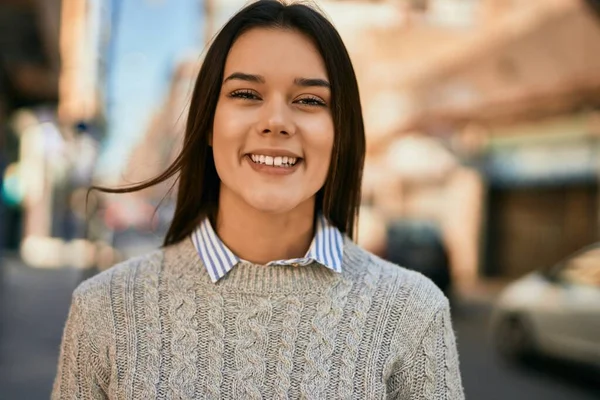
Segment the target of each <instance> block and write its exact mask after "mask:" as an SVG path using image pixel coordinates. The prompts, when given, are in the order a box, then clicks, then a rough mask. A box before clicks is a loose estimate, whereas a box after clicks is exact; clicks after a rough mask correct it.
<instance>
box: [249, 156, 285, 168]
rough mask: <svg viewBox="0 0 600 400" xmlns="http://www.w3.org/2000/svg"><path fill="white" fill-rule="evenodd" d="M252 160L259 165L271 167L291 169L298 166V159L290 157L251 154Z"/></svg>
mask: <svg viewBox="0 0 600 400" xmlns="http://www.w3.org/2000/svg"><path fill="white" fill-rule="evenodd" d="M250 159H251V160H252V161H253V162H255V163H257V164H265V165H269V166H275V167H281V168H290V167H292V166H293V165H294V164H296V161H297V158H296V157H288V156H276V157H273V156H265V155H261V154H250Z"/></svg>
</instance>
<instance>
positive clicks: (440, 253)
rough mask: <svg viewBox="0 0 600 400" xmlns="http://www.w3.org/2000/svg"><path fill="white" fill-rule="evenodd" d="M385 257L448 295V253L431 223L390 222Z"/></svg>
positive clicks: (403, 220) (436, 227) (404, 220)
mask: <svg viewBox="0 0 600 400" xmlns="http://www.w3.org/2000/svg"><path fill="white" fill-rule="evenodd" d="M385 258H386V259H387V260H389V261H391V262H393V263H394V264H398V265H401V266H403V267H405V268H408V269H412V270H415V271H418V272H420V273H422V274H423V275H425V276H426V277H428V278H429V279H431V280H432V281H433V283H435V284H436V285H437V286H438V287H439V288H440V289H441V290H442V291H443V292H444V293H446V294H448V291H449V289H450V284H451V279H450V265H449V259H448V253H447V251H446V246H445V245H444V241H443V238H442V233H441V230H440V229H439V227H438V226H437V225H436V224H435V223H433V222H431V221H426V220H414V219H410V220H409V219H402V220H396V221H392V222H391V223H390V224H389V226H388V231H387V246H386V256H385Z"/></svg>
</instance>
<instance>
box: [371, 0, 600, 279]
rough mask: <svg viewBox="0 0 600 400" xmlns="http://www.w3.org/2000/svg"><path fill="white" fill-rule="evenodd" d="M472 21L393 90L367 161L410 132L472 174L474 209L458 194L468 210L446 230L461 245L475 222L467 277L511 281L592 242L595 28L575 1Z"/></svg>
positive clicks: (514, 7)
mask: <svg viewBox="0 0 600 400" xmlns="http://www.w3.org/2000/svg"><path fill="white" fill-rule="evenodd" d="M590 3H591V2H590ZM476 15H477V16H478V17H477V18H478V21H479V22H478V23H476V24H474V25H473V29H474V30H473V32H472V33H476V34H475V35H473V34H471V35H467V36H465V37H461V38H456V40H454V41H453V42H452V43H448V44H447V51H443V52H440V53H436V54H433V55H432V57H430V58H429V59H428V60H427V61H426V62H425V63H423V64H421V66H420V67H419V68H418V69H413V70H412V71H409V73H408V76H404V77H403V79H402V81H401V82H399V83H398V86H396V89H395V90H394V92H395V93H396V95H397V96H400V97H401V98H402V99H410V102H408V104H409V107H405V104H406V103H407V102H404V101H398V102H397V103H398V104H400V105H402V107H403V108H402V112H401V113H400V114H401V115H402V119H401V120H396V121H394V123H393V124H390V126H389V127H388V129H387V132H383V133H382V134H381V135H377V137H376V138H373V137H371V139H372V140H371V154H382V153H385V152H386V149H387V148H388V147H389V145H390V143H392V142H393V141H394V140H397V139H395V138H396V137H398V136H402V135H405V134H407V133H413V132H419V133H420V134H426V135H428V136H431V137H433V138H436V139H437V140H438V141H439V142H440V143H444V145H445V147H446V148H448V149H450V150H451V151H452V152H453V153H454V154H456V155H457V156H459V157H460V158H461V162H462V163H463V164H465V165H466V166H471V167H473V168H475V169H476V170H478V171H480V173H481V174H482V177H483V179H484V180H483V181H482V182H481V183H485V191H484V192H483V191H482V192H481V195H482V196H481V198H480V199H481V200H480V201H479V202H477V201H471V200H468V198H467V195H466V194H465V193H463V194H462V196H461V197H462V198H463V201H466V202H467V203H469V204H470V205H471V207H472V208H471V209H468V210H463V212H462V213H461V214H460V215H462V216H463V218H458V219H457V218H456V214H454V215H455V217H454V218H453V219H454V220H455V226H456V227H457V228H458V227H459V226H460V225H463V226H464V225H471V226H472V227H471V228H470V229H469V231H470V232H471V233H473V232H478V231H479V230H478V229H475V230H474V228H475V224H474V221H478V220H481V222H482V225H481V230H480V232H481V238H482V239H483V240H481V243H480V244H479V245H477V246H473V244H471V245H470V246H469V247H470V248H471V249H472V250H473V249H477V248H479V246H481V248H482V251H481V253H480V255H479V257H478V258H479V259H480V262H479V267H478V274H481V275H488V276H504V277H515V276H519V275H522V274H524V273H527V272H529V271H531V270H533V269H537V268H545V267H549V266H550V265H552V264H554V263H555V262H556V261H558V260H559V259H561V258H563V257H565V256H566V255H568V254H570V253H571V252H573V251H574V250H576V249H577V248H580V247H582V246H583V245H586V244H589V243H591V242H594V241H595V240H597V238H598V228H599V225H598V204H599V203H598V194H597V182H598V165H597V161H596V160H597V158H598V157H597V156H598V145H597V133H598V108H599V106H600V104H599V103H600V91H599V88H600V86H599V79H600V72H599V71H600V58H599V55H600V40H599V39H600V36H599V35H600V23H599V19H598V16H597V14H596V13H595V10H594V8H593V7H591V6H590V5H589V4H588V3H587V2H584V1H575V0H546V1H538V2H527V3H525V2H510V1H491V0H490V1H484V2H481V8H480V9H479V11H478V13H477V14H476ZM388 54H392V53H391V52H390V53H388ZM388 76H390V75H388ZM434 160H435V159H433V160H432V162H435V161H434ZM403 188H404V189H406V187H405V186H403ZM400 192H401V190H399V194H398V196H397V197H399V196H400ZM477 192H478V190H474V191H473V194H474V195H475V194H476V193H477ZM389 197H390V196H388V198H389ZM478 203H481V206H478V205H477V204H478ZM445 204H446V205H448V203H445ZM463 208H464V207H463ZM458 210H460V208H457V209H455V211H454V212H456V211H458ZM480 211H483V213H482V214H480V215H478V214H479V213H480ZM454 212H453V213H454ZM457 233H458V231H457V230H454V232H453V234H449V236H448V237H449V238H451V237H457V236H460V235H457ZM471 237H473V236H472V235H471ZM476 237H477V236H476ZM452 240H455V239H450V241H452ZM455 248H456V249H457V251H458V247H456V246H455ZM466 248H467V244H466V243H464V244H463V246H462V247H461V250H460V251H458V252H459V253H462V254H464V253H465V251H466ZM470 259H471V260H473V258H472V257H470ZM458 268H459V269H460V267H458Z"/></svg>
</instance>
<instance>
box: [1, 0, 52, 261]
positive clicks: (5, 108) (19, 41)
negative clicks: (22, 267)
mask: <svg viewBox="0 0 600 400" xmlns="http://www.w3.org/2000/svg"><path fill="white" fill-rule="evenodd" d="M60 6H61V4H60V1H59V0H48V1H35V0H10V1H9V0H7V1H3V2H2V3H1V4H0V38H1V39H0V249H2V248H3V247H9V248H11V249H16V248H17V247H18V245H19V242H20V238H21V232H22V208H21V205H20V201H21V193H20V191H19V189H18V188H19V186H20V181H19V174H18V171H19V168H18V164H17V162H18V160H19V155H20V152H21V151H22V150H21V141H20V136H19V132H18V131H17V130H16V129H15V126H13V125H12V124H11V123H10V122H11V117H12V116H13V114H14V112H15V111H16V110H18V109H21V108H30V109H36V110H41V109H44V110H48V109H49V110H52V109H53V108H55V107H56V104H57V100H58V79H59V73H60V63H59V58H60V57H59V51H58V41H59V27H60V10H61V7H60ZM40 112H44V111H40Z"/></svg>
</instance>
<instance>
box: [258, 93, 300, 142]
mask: <svg viewBox="0 0 600 400" xmlns="http://www.w3.org/2000/svg"><path fill="white" fill-rule="evenodd" d="M259 130H260V133H262V134H268V133H276V134H282V135H288V136H291V135H293V134H294V133H295V128H294V123H293V119H292V116H291V110H290V109H289V107H288V105H287V104H286V102H285V101H284V100H283V99H271V100H270V101H268V102H265V104H264V106H263V112H262V116H261V121H260V125H259Z"/></svg>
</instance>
